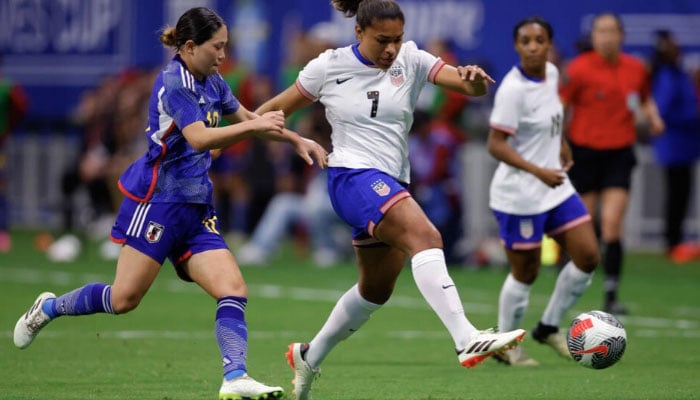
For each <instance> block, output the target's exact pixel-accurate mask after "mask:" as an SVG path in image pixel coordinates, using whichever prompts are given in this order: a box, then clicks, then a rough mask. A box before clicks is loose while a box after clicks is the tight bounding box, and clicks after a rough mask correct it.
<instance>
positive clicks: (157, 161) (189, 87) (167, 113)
mask: <svg viewBox="0 0 700 400" xmlns="http://www.w3.org/2000/svg"><path fill="white" fill-rule="evenodd" d="M239 107H240V103H239V102H238V100H236V98H235V97H234V96H233V94H232V93H231V89H230V88H229V86H228V85H227V84H226V82H225V81H224V80H223V78H222V77H221V75H219V74H218V73H216V74H213V75H210V76H207V77H206V78H205V79H204V80H203V81H198V80H197V79H195V77H194V76H193V75H192V74H191V73H190V72H189V71H188V70H187V68H186V67H185V64H184V62H183V61H182V60H181V59H180V57H179V56H177V55H176V56H175V57H174V58H173V59H172V60H171V61H170V62H169V63H168V65H167V66H166V67H165V68H164V69H163V70H162V71H161V72H160V74H159V75H158V77H157V78H156V81H155V83H154V85H153V92H152V93H151V99H150V101H149V104H148V127H147V128H146V132H145V133H146V137H147V138H148V151H147V152H146V154H144V155H143V156H142V157H141V158H139V159H138V160H136V161H135V162H134V163H133V164H132V165H130V166H129V167H128V168H127V169H126V171H124V173H123V174H122V175H121V177H120V178H119V189H120V190H121V191H122V193H124V195H125V196H127V197H128V198H130V199H132V200H134V201H137V202H151V203H198V204H202V203H204V204H211V202H212V183H211V180H210V179H209V176H208V170H209V166H210V165H211V155H210V153H209V151H196V150H194V149H193V148H192V147H191V146H190V144H189V143H188V142H187V140H186V139H185V137H184V135H183V134H182V129H183V128H184V127H186V126H187V125H189V124H191V123H193V122H197V121H203V122H204V125H205V126H207V127H215V126H217V125H218V123H219V120H220V119H221V117H222V116H223V115H228V114H233V113H235V112H236V111H237V110H238V108H239Z"/></svg>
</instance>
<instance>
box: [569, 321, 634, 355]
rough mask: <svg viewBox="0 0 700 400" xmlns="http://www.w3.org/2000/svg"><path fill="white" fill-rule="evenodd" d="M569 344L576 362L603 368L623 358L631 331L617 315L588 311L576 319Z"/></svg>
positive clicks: (572, 326)
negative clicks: (628, 331) (628, 332)
mask: <svg viewBox="0 0 700 400" xmlns="http://www.w3.org/2000/svg"><path fill="white" fill-rule="evenodd" d="M566 343H567V345H568V347H569V353H570V354H571V357H572V358H573V359H574V360H576V362H578V363H579V364H581V365H583V366H584V367H587V368H593V369H603V368H608V367H609V366H611V365H613V364H615V363H616V362H618V361H620V358H622V355H623V354H624V353H625V347H626V346H627V332H625V328H624V327H623V326H622V323H621V322H620V321H619V320H618V319H617V318H615V316H614V315H612V314H608V313H606V312H603V311H588V312H585V313H582V314H579V315H578V316H577V317H576V318H574V320H573V322H572V323H571V327H569V333H568V335H567V338H566Z"/></svg>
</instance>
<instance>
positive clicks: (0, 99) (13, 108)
mask: <svg viewBox="0 0 700 400" xmlns="http://www.w3.org/2000/svg"><path fill="white" fill-rule="evenodd" d="M28 105H29V103H28V100H27V95H26V94H25V92H24V89H22V86H20V85H19V84H17V83H16V82H13V81H12V80H11V79H8V78H5V77H3V76H2V71H0V253H7V252H9V251H10V249H11V248H12V239H11V238H10V232H9V230H10V210H9V204H8V199H7V190H8V186H9V182H8V173H7V166H6V165H7V158H6V157H7V156H6V154H5V147H6V146H7V142H8V137H9V136H10V133H11V132H12V130H13V129H14V128H15V127H16V126H17V124H18V123H19V122H20V120H21V119H22V117H23V116H24V114H25V112H26V111H27V108H28Z"/></svg>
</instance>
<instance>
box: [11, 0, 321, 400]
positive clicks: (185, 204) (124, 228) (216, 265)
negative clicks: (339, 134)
mask: <svg viewBox="0 0 700 400" xmlns="http://www.w3.org/2000/svg"><path fill="white" fill-rule="evenodd" d="M160 40H161V42H162V43H163V44H165V45H166V46H168V47H172V48H174V49H175V50H176V52H177V54H176V55H175V57H174V58H173V59H172V60H171V61H170V62H169V63H168V64H167V65H166V66H165V68H164V69H163V70H162V71H161V72H160V74H159V75H158V77H157V78H156V81H155V83H154V85H153V90H152V93H151V98H150V101H149V119H148V127H147V129H146V132H145V138H144V139H147V140H148V144H149V147H148V151H147V152H146V154H144V155H143V156H142V157H141V158H139V159H138V160H136V161H135V162H134V163H132V164H131V165H130V166H129V167H128V168H127V169H126V171H124V173H123V174H122V175H121V177H120V178H119V188H120V190H121V191H122V192H123V193H124V195H125V199H124V201H123V202H122V205H121V207H120V209H119V214H118V215H117V218H116V222H115V224H114V227H113V228H112V234H111V238H112V240H113V241H115V242H117V243H120V244H123V246H122V249H121V252H120V254H119V260H118V261H117V271H116V274H115V277H114V283H113V284H111V285H109V284H105V283H101V282H95V283H89V284H87V285H85V286H83V287H80V288H77V289H75V290H73V291H71V292H68V293H65V294H63V295H61V296H58V297H56V295H54V294H53V293H50V292H44V293H42V294H41V295H39V297H38V298H37V300H36V301H35V303H34V305H33V306H32V307H31V308H30V309H29V311H27V312H26V313H25V314H24V315H22V317H20V318H19V320H18V321H17V324H16V325H15V331H14V343H15V345H16V346H17V347H19V348H26V347H27V346H29V345H30V344H31V343H32V341H33V340H34V338H35V337H36V335H37V334H38V333H39V332H40V330H41V329H42V328H43V327H44V326H46V324H48V323H49V322H50V321H51V320H53V319H54V318H57V317H60V316H63V315H73V316H78V315H89V314H95V313H109V314H123V313H126V312H129V311H131V310H133V309H134V308H136V307H137V306H138V305H139V303H140V302H141V299H142V298H143V297H144V296H145V295H146V292H147V291H148V289H149V288H150V287H151V284H152V283H153V282H154V280H155V278H156V276H157V275H158V272H159V271H160V267H161V265H162V264H163V263H164V262H165V259H166V258H168V259H170V261H171V262H172V264H173V266H174V267H175V270H176V271H177V273H178V275H179V276H180V277H181V278H182V279H184V280H187V281H190V282H195V283H197V285H199V286H200V287H201V288H202V289H203V290H204V291H205V292H207V293H208V294H209V295H210V296H211V297H213V298H214V299H215V300H216V316H215V321H214V325H215V327H214V328H215V329H214V330H215V336H216V339H217V343H218V345H219V350H220V352H221V361H223V382H222V384H221V389H220V390H219V399H220V400H240V399H253V400H257V399H277V398H281V397H282V396H284V391H283V389H282V388H281V387H279V386H268V385H264V384H262V383H260V382H257V381H255V380H254V379H253V378H251V377H250V376H248V374H247V366H246V358H247V354H248V328H247V324H246V321H245V309H246V305H247V301H248V289H247V287H246V284H245V282H244V281H243V276H242V275H241V271H240V269H239V268H238V265H237V263H236V260H235V259H234V258H233V256H232V255H231V252H230V251H229V249H228V246H227V245H226V242H225V241H224V239H223V238H222V237H221V235H220V234H219V231H218V225H217V218H216V213H215V211H214V209H213V206H212V182H211V180H210V179H209V176H208V172H209V167H210V165H211V153H210V150H213V151H216V150H217V149H221V148H224V147H227V146H229V145H231V144H233V143H235V142H238V141H240V140H243V139H245V138H249V137H252V136H255V137H260V138H264V139H272V140H283V141H287V142H289V143H291V144H292V145H293V146H294V148H295V150H296V152H297V153H298V154H299V155H300V156H301V157H302V158H304V159H305V160H306V161H307V163H309V164H312V163H313V159H315V160H316V161H317V162H318V163H319V165H320V166H321V167H324V166H325V163H326V151H325V150H324V149H323V148H322V147H321V146H320V145H318V144H317V143H316V142H313V141H310V140H307V139H304V138H301V137H299V136H298V135H296V134H295V133H293V132H289V131H286V132H283V128H284V115H283V114H282V113H281V112H279V111H276V112H271V113H267V114H265V115H263V116H258V115H256V114H254V113H252V112H251V111H249V110H247V109H245V107H243V106H242V105H240V103H239V102H238V100H237V99H236V98H234V97H233V94H232V93H231V89H230V88H229V86H228V84H226V82H225V81H224V80H223V78H222V77H221V75H219V73H218V67H219V66H220V65H221V64H222V63H223V62H224V60H225V58H226V53H225V48H226V43H227V41H228V29H227V28H226V24H225V23H224V21H223V20H222V19H221V17H219V16H218V15H217V14H216V13H215V12H213V11H212V10H210V9H208V8H204V7H196V8H192V9H190V10H188V11H187V12H185V13H184V14H183V15H182V16H181V17H180V18H179V19H178V22H177V25H176V26H175V27H174V28H173V27H168V28H166V29H165V30H164V31H163V33H162V35H161V37H160ZM222 117H223V118H226V120H227V121H229V122H230V123H231V125H228V126H225V127H217V125H218V123H219V120H220V119H221V118H222ZM163 397H169V396H163Z"/></svg>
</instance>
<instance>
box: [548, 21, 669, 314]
mask: <svg viewBox="0 0 700 400" xmlns="http://www.w3.org/2000/svg"><path fill="white" fill-rule="evenodd" d="M623 39H624V29H623V26H622V21H621V20H620V18H619V17H618V16H617V15H614V14H611V13H604V14H600V15H598V16H596V17H595V18H594V20H593V27H592V30H591V44H592V46H593V50H592V51H589V52H586V53H583V54H581V55H579V56H578V57H576V58H575V59H573V60H572V62H571V63H570V64H569V65H568V67H567V68H566V70H565V73H564V77H563V79H562V84H561V87H560V95H561V98H562V101H563V103H564V105H565V107H566V108H567V110H568V113H569V114H570V118H569V124H568V138H569V141H570V144H571V149H572V154H573V159H574V161H575V163H574V165H573V167H572V168H571V170H570V171H569V178H570V179H571V182H572V183H573V184H574V186H575V187H576V190H577V191H578V192H579V193H580V194H581V197H582V198H583V201H584V203H585V204H586V207H587V208H588V211H589V213H590V214H591V215H592V216H594V217H595V218H596V219H597V221H598V223H599V228H600V236H601V240H602V242H603V245H604V250H603V268H604V270H605V284H604V290H605V303H604V309H605V310H606V311H608V312H611V313H613V314H625V313H626V312H627V310H626V308H625V307H624V306H622V305H621V304H620V303H618V301H617V289H618V286H619V281H620V275H621V269H622V255H623V249H622V240H621V237H622V226H623V220H624V216H625V212H626V210H627V204H628V202H629V188H630V181H631V175H632V170H633V168H634V166H635V164H636V158H635V154H634V143H635V141H636V136H637V133H636V129H635V111H636V110H640V111H642V113H643V114H644V115H645V117H646V118H647V122H648V124H649V131H650V132H651V133H652V134H659V133H661V132H663V130H664V122H663V120H662V119H661V117H660V116H659V112H658V109H657V108H656V104H655V103H654V100H653V98H652V97H651V93H650V91H651V90H650V81H649V77H648V72H647V70H646V68H645V66H644V64H643V63H642V62H641V61H639V60H637V59H636V58H634V57H632V56H630V55H627V54H624V53H622V42H623Z"/></svg>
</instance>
